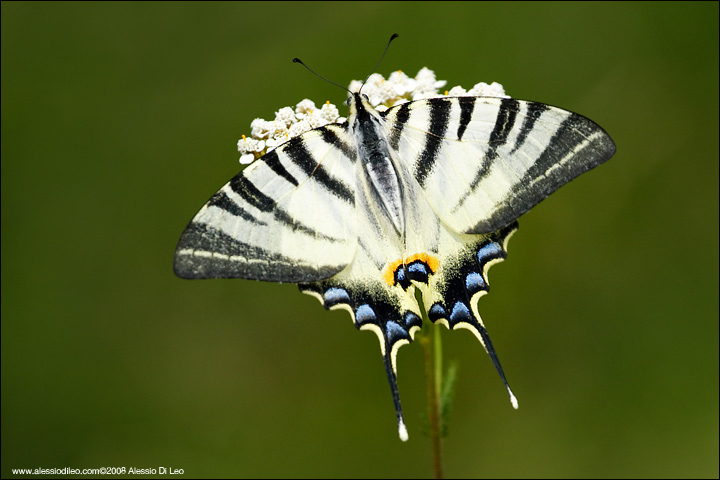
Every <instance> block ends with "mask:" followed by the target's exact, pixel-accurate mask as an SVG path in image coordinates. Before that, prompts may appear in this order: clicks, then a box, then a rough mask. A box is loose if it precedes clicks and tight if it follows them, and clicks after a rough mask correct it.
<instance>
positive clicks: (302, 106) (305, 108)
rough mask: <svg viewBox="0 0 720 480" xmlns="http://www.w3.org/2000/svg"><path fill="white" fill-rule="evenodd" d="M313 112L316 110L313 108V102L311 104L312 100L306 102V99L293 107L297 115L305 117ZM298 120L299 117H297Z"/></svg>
mask: <svg viewBox="0 0 720 480" xmlns="http://www.w3.org/2000/svg"><path fill="white" fill-rule="evenodd" d="M315 110H317V108H316V107H315V102H313V101H312V100H308V99H307V98H306V99H305V100H303V101H301V102H300V103H298V104H297V106H296V107H295V113H297V114H304V115H307V114H310V113H312V112H314V111H315ZM298 118H301V117H300V116H299V115H298Z"/></svg>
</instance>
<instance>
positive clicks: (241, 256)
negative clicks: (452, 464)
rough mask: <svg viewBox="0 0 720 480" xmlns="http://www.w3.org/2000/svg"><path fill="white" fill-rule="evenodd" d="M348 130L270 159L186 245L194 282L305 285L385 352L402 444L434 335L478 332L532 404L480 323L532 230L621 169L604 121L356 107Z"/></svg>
mask: <svg viewBox="0 0 720 480" xmlns="http://www.w3.org/2000/svg"><path fill="white" fill-rule="evenodd" d="M347 104H348V109H349V113H348V117H347V120H346V121H343V122H341V123H335V124H329V125H326V126H323V127H320V128H315V129H314V130H310V131H308V132H306V133H304V134H302V135H299V136H297V137H295V138H291V139H290V140H289V141H287V142H286V143H284V144H282V145H279V146H277V148H275V149H273V150H270V151H269V152H268V153H266V154H265V155H264V156H262V157H261V158H260V159H258V160H256V161H255V162H254V163H252V164H251V165H250V166H248V167H247V168H245V169H244V170H243V171H242V172H240V173H239V174H238V175H236V176H235V177H234V178H233V179H231V180H230V182H228V183H227V184H226V185H225V186H224V187H222V188H221V189H220V191H218V192H217V193H216V194H215V195H213V196H212V198H210V200H209V201H208V202H207V203H206V204H205V205H204V206H203V207H202V208H201V209H200V211H199V212H198V213H197V214H196V215H195V217H194V218H193V219H192V221H191V222H190V224H189V225H188V226H187V228H186V229H185V231H184V232H183V233H182V236H181V237H180V241H179V243H178V246H177V250H176V252H175V273H176V274H177V275H178V276H180V277H182V278H191V279H192V278H245V279H254V280H266V281H272V282H293V283H298V284H299V287H300V290H301V291H302V292H304V293H308V294H311V295H313V296H315V297H317V298H318V300H320V302H321V303H322V304H323V306H324V307H325V308H327V309H336V308H344V309H346V310H348V311H349V312H350V315H351V316H352V319H353V321H354V323H355V326H356V327H357V328H358V329H361V330H370V331H372V332H375V334H376V335H377V336H378V338H379V339H380V350H381V353H382V357H383V361H384V364H385V371H386V373H387V378H388V380H389V382H390V388H391V391H392V397H393V401H394V404H395V411H396V415H397V422H398V429H399V434H400V438H401V439H403V440H407V429H406V427H405V423H404V420H403V415H402V410H401V407H400V397H399V394H398V388H397V379H396V374H397V369H396V361H395V359H396V355H397V351H398V349H399V347H400V346H402V345H405V344H407V343H410V342H411V341H412V340H413V337H414V335H415V333H416V332H417V331H419V330H420V328H421V326H422V321H421V311H420V308H419V306H418V303H417V301H416V297H415V289H419V291H420V292H421V294H422V299H423V303H424V307H425V310H426V311H427V314H428V317H429V318H430V320H432V321H433V322H437V323H441V324H443V325H445V326H446V327H448V328H449V329H453V330H454V329H458V328H465V329H468V330H470V331H471V332H472V333H473V334H474V335H475V336H476V337H477V338H478V340H479V341H480V343H481V344H482V345H483V347H485V350H486V351H487V353H488V354H489V356H490V358H491V360H492V362H493V364H494V366H495V368H496V369H497V371H498V373H499V374H500V377H501V379H502V381H503V383H504V384H505V386H506V388H507V391H508V394H509V395H510V400H511V402H512V404H513V406H514V407H515V408H517V400H516V399H515V396H514V395H513V393H512V391H511V390H510V387H509V385H508V383H507V381H506V379H505V375H504V373H503V370H502V367H501V366H500V362H499V360H498V357H497V355H496V353H495V349H494V348H493V344H492V342H491V341H490V337H489V335H488V332H487V330H486V329H485V326H484V325H483V322H482V320H481V319H480V315H479V314H478V309H477V302H478V300H479V298H480V297H481V296H482V295H484V294H486V293H487V292H488V277H487V271H488V268H489V267H490V266H491V265H493V264H495V263H496V262H499V261H502V260H503V259H505V257H506V252H507V242H508V239H509V238H510V235H511V234H512V233H513V232H514V231H515V229H516V228H517V221H516V220H517V218H518V217H520V216H521V215H522V214H524V213H525V212H527V211H528V210H530V209H531V208H532V207H534V206H535V205H536V204H537V203H538V202H540V201H541V200H543V199H544V198H546V197H547V196H548V195H550V194H551V193H552V192H554V191H555V190H557V189H558V188H559V187H561V186H562V185H564V184H565V183H567V182H569V181H570V180H572V179H574V178H575V177H577V176H578V175H580V174H582V173H584V172H586V171H588V170H590V169H591V168H593V167H596V166H597V165H599V164H601V163H603V162H605V161H606V160H608V159H609V158H610V157H611V156H612V155H613V153H614V152H615V145H614V144H613V142H612V140H611V139H610V137H609V136H608V134H607V133H605V131H604V130H603V129H602V128H600V127H599V126H598V125H597V124H595V123H594V122H593V121H591V120H589V119H587V118H585V117H583V116H581V115H578V114H575V113H572V112H569V111H566V110H562V109H560V108H556V107H552V106H549V105H545V104H543V103H537V102H530V101H524V100H516V99H514V98H496V97H475V96H457V97H450V96H446V97H441V98H429V99H423V100H417V101H410V102H407V103H403V104H401V105H396V106H394V107H392V108H389V109H387V110H386V111H383V112H380V111H378V110H376V109H375V108H374V107H373V106H372V105H371V103H370V102H369V100H368V98H367V97H366V96H364V95H363V94H362V93H361V92H353V93H351V94H350V96H349V98H348V101H347Z"/></svg>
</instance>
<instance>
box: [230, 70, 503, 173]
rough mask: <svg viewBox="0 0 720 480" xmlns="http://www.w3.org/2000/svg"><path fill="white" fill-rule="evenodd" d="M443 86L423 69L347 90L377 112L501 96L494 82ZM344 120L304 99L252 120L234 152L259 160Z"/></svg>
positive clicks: (334, 110)
mask: <svg viewBox="0 0 720 480" xmlns="http://www.w3.org/2000/svg"><path fill="white" fill-rule="evenodd" d="M446 84H447V82H446V81H445V80H438V79H437V78H435V72H433V71H432V70H430V69H429V68H427V67H423V68H421V69H420V71H419V72H418V73H417V75H415V78H410V77H408V76H407V75H406V74H405V73H403V72H402V71H400V70H398V71H397V72H393V73H391V74H390V76H389V77H388V78H387V79H385V78H383V76H382V75H380V74H379V73H373V74H372V75H370V77H368V79H367V81H366V82H365V84H364V85H363V83H362V82H361V81H359V80H353V81H352V82H350V88H349V90H350V91H351V92H357V91H359V90H360V88H361V87H362V91H363V94H365V95H367V97H368V99H369V101H370V104H371V105H372V106H373V107H375V108H377V109H378V110H379V111H381V112H382V111H385V110H387V109H388V108H390V107H392V106H394V105H399V104H401V103H405V102H409V101H412V100H421V99H423V98H436V97H444V96H450V97H462V96H471V97H503V98H509V97H508V96H507V95H505V90H504V89H503V86H502V85H500V84H499V83H497V82H493V83H491V84H489V85H488V84H487V83H485V82H480V83H478V84H476V85H475V86H474V87H473V88H471V89H470V90H465V89H464V88H462V87H459V86H458V87H453V88H451V89H450V90H445V91H444V93H442V94H439V93H438V89H440V88H442V87H444V86H445V85H446ZM344 121H345V118H343V117H340V114H339V112H338V109H337V107H336V106H335V105H333V104H332V103H330V102H329V101H327V102H325V103H324V104H323V106H322V107H321V108H320V109H318V108H316V107H315V104H314V103H313V102H312V101H310V100H308V99H305V100H303V101H302V102H300V103H298V104H297V106H296V107H295V109H293V108H291V107H285V108H281V109H280V110H278V111H277V112H275V120H271V121H267V120H263V119H262V118H256V119H255V120H253V122H252V123H251V124H250V129H251V135H252V138H247V137H246V136H245V135H243V136H242V138H241V139H240V140H239V141H238V151H239V152H240V153H241V156H240V163H243V164H247V163H251V162H252V161H253V160H255V159H256V158H260V157H261V156H263V155H265V153H267V152H268V151H270V150H272V149H274V148H275V147H277V146H278V145H281V144H283V143H285V142H286V141H288V140H290V139H291V138H294V137H297V136H298V135H301V134H303V133H305V132H307V131H309V130H312V129H314V128H318V127H322V126H323V125H327V124H328V123H342V122H344Z"/></svg>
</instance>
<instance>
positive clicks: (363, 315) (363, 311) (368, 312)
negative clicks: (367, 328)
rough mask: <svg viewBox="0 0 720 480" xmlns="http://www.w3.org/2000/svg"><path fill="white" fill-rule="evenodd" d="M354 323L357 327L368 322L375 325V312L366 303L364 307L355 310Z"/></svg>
mask: <svg viewBox="0 0 720 480" xmlns="http://www.w3.org/2000/svg"><path fill="white" fill-rule="evenodd" d="M355 322H356V323H357V324H358V325H362V324H364V323H368V322H370V323H377V316H376V315H375V311H374V310H373V309H372V307H371V306H370V305H368V304H367V303H366V304H364V305H360V306H359V307H358V308H357V310H355Z"/></svg>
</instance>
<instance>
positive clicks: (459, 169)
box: [386, 97, 615, 233]
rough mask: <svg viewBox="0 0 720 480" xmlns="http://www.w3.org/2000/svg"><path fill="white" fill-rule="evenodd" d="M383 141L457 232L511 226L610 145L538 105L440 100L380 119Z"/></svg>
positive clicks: (597, 131) (596, 130) (606, 154)
mask: <svg viewBox="0 0 720 480" xmlns="http://www.w3.org/2000/svg"><path fill="white" fill-rule="evenodd" d="M386 119H387V120H388V137H389V139H390V142H391V144H392V143H394V144H395V148H396V150H397V152H398V153H399V156H400V157H401V158H405V159H408V161H411V162H413V166H412V168H413V173H414V176H415V178H416V179H417V182H418V183H419V184H420V186H421V187H422V189H423V191H424V192H425V195H426V197H427V199H428V202H429V203H430V204H431V206H432V207H433V209H434V211H435V213H436V214H437V215H438V216H439V217H440V218H442V219H443V222H445V223H446V224H447V225H448V226H449V227H451V228H452V229H454V230H455V231H457V232H460V233H487V232H492V231H495V230H498V229H500V228H502V227H504V226H505V225H508V224H510V223H511V222H512V221H514V220H515V219H517V218H518V217H519V216H521V215H522V214H523V213H525V212H527V211H528V210H530V209H531V208H532V207H533V206H535V205H536V204H537V203H539V202H540V201H541V200H543V199H544V198H546V197H547V196H548V195H550V194H551V193H552V192H554V191H555V190H557V189H558V188H559V187H561V186H562V185H564V184H565V183H567V182H569V181H570V180H572V179H574V178H575V177H577V176H578V175H580V174H582V173H584V172H586V171H587V170H590V169H591V168H593V167H595V166H597V165H599V164H600V163H603V162H604V161H606V160H608V159H609V158H610V157H611V156H612V155H613V153H614V152H615V145H614V144H613V142H612V140H611V139H610V137H609V136H608V135H607V133H605V131H604V130H603V129H602V128H600V127H599V126H598V125H597V124H595V123H594V122H592V121H591V120H589V119H587V118H585V117H583V116H581V115H578V114H575V113H572V112H568V111H566V110H562V109H559V108H556V107H551V106H549V105H545V104H542V103H537V102H528V101H523V100H516V99H512V98H495V97H446V98H433V99H428V100H420V101H415V102H410V103H406V104H403V105H400V106H396V107H393V108H392V109H390V110H388V112H387V113H386Z"/></svg>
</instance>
